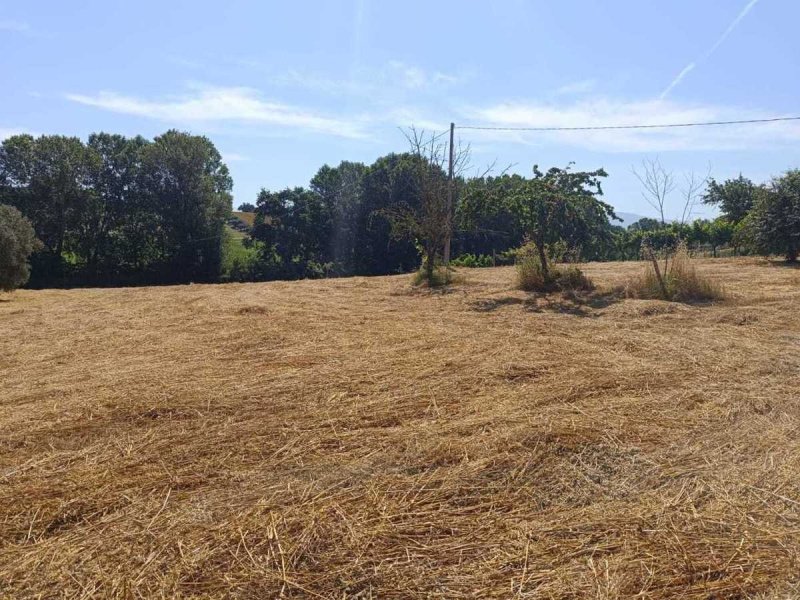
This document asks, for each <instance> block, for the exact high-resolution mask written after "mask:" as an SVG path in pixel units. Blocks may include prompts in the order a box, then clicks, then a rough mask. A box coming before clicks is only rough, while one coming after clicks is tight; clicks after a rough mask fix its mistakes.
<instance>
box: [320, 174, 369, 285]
mask: <svg viewBox="0 0 800 600" xmlns="http://www.w3.org/2000/svg"><path fill="white" fill-rule="evenodd" d="M366 170H367V167H366V166H364V165H363V164H362V163H354V162H348V161H343V162H341V163H340V164H339V166H337V167H329V166H328V165H324V166H323V167H322V168H321V169H320V170H319V171H317V173H316V175H314V177H313V178H312V179H311V189H312V190H313V191H314V192H316V193H317V194H319V196H320V198H321V200H322V202H323V204H324V205H325V207H326V209H327V211H328V213H329V214H330V219H331V223H330V235H329V238H328V240H327V246H328V248H327V250H328V259H329V260H330V262H332V263H333V265H334V269H335V271H336V273H337V274H339V275H351V274H353V273H355V272H357V268H356V248H357V245H358V240H359V237H360V231H359V226H358V225H359V221H360V220H361V215H362V211H363V208H364V175H365V173H366Z"/></svg>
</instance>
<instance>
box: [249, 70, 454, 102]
mask: <svg viewBox="0 0 800 600" xmlns="http://www.w3.org/2000/svg"><path fill="white" fill-rule="evenodd" d="M241 64H244V63H241ZM246 66H249V67H251V68H260V67H261V65H259V64H258V63H255V62H252V61H250V62H249V64H247V65H246ZM467 77H468V76H467V75H466V74H464V73H458V74H453V73H445V72H443V71H438V70H433V71H431V70H425V69H423V68H422V67H419V66H417V65H410V64H408V63H405V62H402V61H399V60H392V61H389V62H388V63H386V64H385V65H383V66H381V67H378V68H365V67H362V68H359V69H354V70H353V71H352V72H351V74H350V77H349V78H346V79H337V78H331V77H327V76H324V75H320V74H319V73H314V72H309V71H300V70H297V69H289V70H287V71H286V72H284V73H281V74H279V75H273V76H272V77H271V78H270V82H271V83H273V84H275V85H279V86H283V87H296V88H300V89H307V90H311V91H315V92H322V93H326V94H331V95H340V94H348V95H351V96H360V97H364V98H367V99H369V100H370V101H374V99H375V98H377V97H391V98H395V97H396V95H397V94H398V93H401V92H402V93H405V92H436V91H438V90H440V89H444V88H447V87H449V86H453V85H457V84H460V83H462V82H464V81H465V80H466V79H467Z"/></svg>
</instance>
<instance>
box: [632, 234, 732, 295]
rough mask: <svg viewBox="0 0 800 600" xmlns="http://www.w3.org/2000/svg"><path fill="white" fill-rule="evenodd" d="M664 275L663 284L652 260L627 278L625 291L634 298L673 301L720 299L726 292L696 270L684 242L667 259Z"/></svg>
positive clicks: (662, 275) (662, 276) (662, 274)
mask: <svg viewBox="0 0 800 600" xmlns="http://www.w3.org/2000/svg"><path fill="white" fill-rule="evenodd" d="M661 278H662V280H663V284H664V285H663V288H662V285H661V282H660V281H659V280H658V275H657V273H656V270H655V266H654V265H653V264H652V262H650V263H649V264H648V265H647V267H646V269H645V271H644V273H642V274H641V275H639V276H638V277H636V278H634V279H632V280H631V281H629V282H628V285H627V286H626V293H627V295H628V296H629V297H631V298H646V299H657V300H671V301H673V302H708V301H711V300H721V299H722V298H724V296H725V293H724V290H723V289H722V287H721V286H720V285H719V284H717V283H716V282H714V281H712V280H710V279H709V278H707V277H705V276H703V275H701V274H700V273H699V272H698V271H697V268H696V267H695V264H694V262H693V261H692V259H691V258H690V257H689V252H688V250H687V249H686V244H685V243H683V242H681V243H680V244H678V248H677V250H676V251H675V254H674V255H673V257H672V261H671V262H669V263H668V266H667V270H666V272H664V273H661ZM665 290H666V295H665Z"/></svg>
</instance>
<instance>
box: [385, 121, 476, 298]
mask: <svg viewBox="0 0 800 600" xmlns="http://www.w3.org/2000/svg"><path fill="white" fill-rule="evenodd" d="M403 133H404V134H405V136H406V140H407V141H408V144H409V147H410V154H411V156H412V159H413V160H412V171H413V188H414V191H415V196H416V198H415V201H414V202H404V203H402V204H399V205H397V206H394V207H392V208H390V209H387V210H386V211H385V213H384V214H386V216H387V217H388V219H389V221H390V223H391V225H392V231H393V233H394V235H395V236H396V237H405V238H412V239H416V240H418V241H419V243H420V244H421V245H422V252H423V269H424V272H425V279H426V280H427V281H428V283H429V285H430V284H431V283H433V281H434V270H435V267H436V262H437V260H439V259H441V258H442V256H443V253H444V249H445V244H446V242H447V240H448V238H449V235H450V231H451V228H452V215H451V214H450V213H451V212H452V210H451V202H449V201H448V192H449V191H450V190H451V188H450V185H451V184H450V182H449V180H448V176H447V167H448V161H449V158H450V157H449V152H450V148H449V147H448V144H447V142H446V141H445V140H443V137H444V136H445V135H446V133H442V134H433V133H431V134H428V133H426V132H425V131H424V130H417V129H416V128H414V127H413V126H412V127H411V128H410V129H408V130H407V131H404V132H403ZM452 152H453V179H454V181H455V180H456V179H457V178H458V177H459V176H460V175H461V174H462V173H463V172H464V171H465V170H466V169H467V168H468V166H469V157H470V149H469V146H462V145H461V144H460V143H459V145H458V146H457V147H455V148H453V149H452ZM446 276H447V274H445V277H446Z"/></svg>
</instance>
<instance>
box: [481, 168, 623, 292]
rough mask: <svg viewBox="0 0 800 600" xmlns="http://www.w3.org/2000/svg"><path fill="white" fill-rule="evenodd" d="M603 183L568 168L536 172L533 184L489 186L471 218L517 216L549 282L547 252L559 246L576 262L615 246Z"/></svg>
mask: <svg viewBox="0 0 800 600" xmlns="http://www.w3.org/2000/svg"><path fill="white" fill-rule="evenodd" d="M603 177H606V173H605V171H603V170H602V169H599V170H597V171H591V172H585V171H572V170H571V169H570V168H569V167H568V168H566V169H559V168H552V169H550V170H548V171H547V172H542V171H540V170H539V168H538V167H537V166H534V167H533V177H532V178H524V177H520V176H519V175H512V176H508V175H504V176H502V177H500V178H499V181H490V182H488V183H487V185H486V188H487V190H491V193H487V194H486V195H484V196H482V197H480V196H478V197H475V198H472V197H469V198H467V200H468V201H469V202H474V203H476V205H475V207H474V208H471V209H470V210H469V211H468V212H469V214H473V215H477V214H480V213H485V212H490V213H491V212H494V211H497V210H503V211H507V213H508V214H510V215H513V217H514V219H515V220H516V222H517V223H518V226H519V228H520V229H521V230H522V231H523V232H524V233H525V235H526V236H527V238H528V240H529V241H530V243H531V244H533V247H534V248H535V249H536V252H537V255H538V262H539V265H540V268H541V270H542V273H543V275H544V277H545V278H546V277H547V276H548V271H549V268H550V267H549V264H548V262H549V261H548V256H547V249H548V247H549V246H554V245H556V244H561V245H562V246H563V247H565V248H574V249H576V251H577V255H578V256H585V255H587V254H591V253H593V252H596V250H595V248H596V247H598V246H610V245H612V244H613V235H612V229H611V225H610V224H609V218H616V215H614V211H613V209H612V208H611V206H610V205H608V204H606V203H605V202H602V201H601V200H600V199H599V197H600V196H601V195H602V193H603V190H602V187H601V178H603ZM501 207H502V208H501ZM591 258H595V256H592V257H591Z"/></svg>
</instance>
